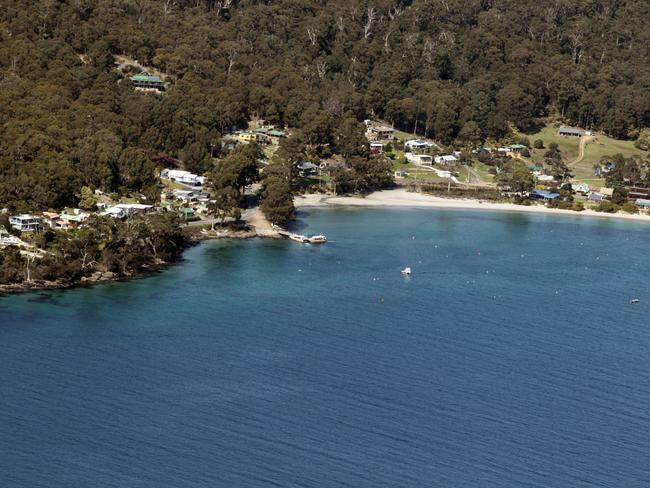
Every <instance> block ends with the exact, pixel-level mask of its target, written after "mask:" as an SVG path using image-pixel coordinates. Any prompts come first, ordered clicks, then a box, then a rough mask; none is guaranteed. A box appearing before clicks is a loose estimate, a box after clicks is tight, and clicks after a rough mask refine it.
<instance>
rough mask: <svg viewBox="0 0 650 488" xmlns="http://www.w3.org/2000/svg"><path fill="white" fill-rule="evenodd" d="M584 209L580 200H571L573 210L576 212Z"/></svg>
mask: <svg viewBox="0 0 650 488" xmlns="http://www.w3.org/2000/svg"><path fill="white" fill-rule="evenodd" d="M584 209H585V204H584V203H582V202H581V201H577V202H573V210H575V211H576V212H582V211H583V210H584Z"/></svg>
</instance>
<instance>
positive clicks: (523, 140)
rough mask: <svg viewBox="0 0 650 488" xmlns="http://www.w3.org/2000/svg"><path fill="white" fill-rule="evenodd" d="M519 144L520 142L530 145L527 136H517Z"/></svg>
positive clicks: (523, 144)
mask: <svg viewBox="0 0 650 488" xmlns="http://www.w3.org/2000/svg"><path fill="white" fill-rule="evenodd" d="M519 144H521V145H522V146H526V147H530V139H528V137H525V136H524V137H520V138H519Z"/></svg>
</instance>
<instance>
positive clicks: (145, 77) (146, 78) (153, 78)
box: [131, 73, 162, 83]
mask: <svg viewBox="0 0 650 488" xmlns="http://www.w3.org/2000/svg"><path fill="white" fill-rule="evenodd" d="M131 81H141V82H145V83H162V80H161V79H160V76H157V75H149V74H147V73H140V74H139V75H134V76H132V77H131Z"/></svg>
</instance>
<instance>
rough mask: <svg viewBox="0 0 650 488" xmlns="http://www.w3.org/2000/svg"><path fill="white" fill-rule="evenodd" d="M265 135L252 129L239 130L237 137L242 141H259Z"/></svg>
mask: <svg viewBox="0 0 650 488" xmlns="http://www.w3.org/2000/svg"><path fill="white" fill-rule="evenodd" d="M263 137H264V135H262V134H259V133H257V132H255V131H250V130H245V131H239V132H237V139H238V140H240V141H241V142H259V141H261V139H262V138H263Z"/></svg>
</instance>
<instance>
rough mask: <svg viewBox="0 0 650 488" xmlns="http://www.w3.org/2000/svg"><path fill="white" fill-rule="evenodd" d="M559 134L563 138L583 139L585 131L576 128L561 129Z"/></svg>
mask: <svg viewBox="0 0 650 488" xmlns="http://www.w3.org/2000/svg"><path fill="white" fill-rule="evenodd" d="M558 134H559V135H561V136H571V137H581V136H582V135H584V131H583V130H582V129H577V128H575V127H564V126H563V127H560V129H559V130H558Z"/></svg>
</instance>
